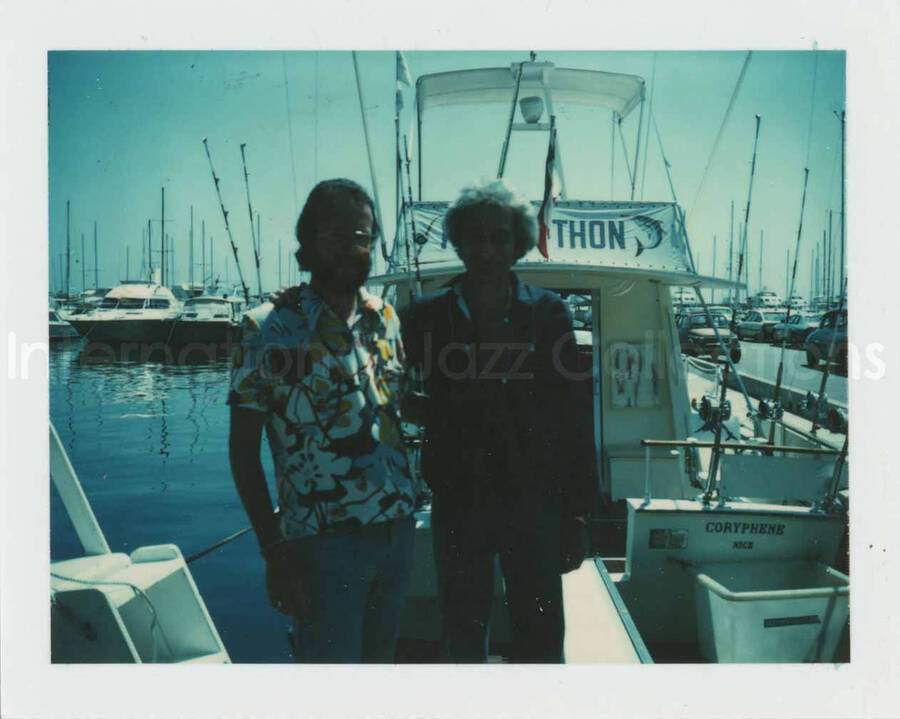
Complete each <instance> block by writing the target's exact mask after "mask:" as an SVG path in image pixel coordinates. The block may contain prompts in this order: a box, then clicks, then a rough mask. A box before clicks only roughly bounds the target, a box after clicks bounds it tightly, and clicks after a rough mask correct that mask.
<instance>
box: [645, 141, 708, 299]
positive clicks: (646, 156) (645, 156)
mask: <svg viewBox="0 0 900 719" xmlns="http://www.w3.org/2000/svg"><path fill="white" fill-rule="evenodd" d="M644 157H645V158H646V157H647V155H646V153H644ZM716 244H717V242H716V236H715V235H713V264H712V273H711V274H712V276H713V277H715V276H716ZM712 301H713V304H715V303H716V287H715V285H713V289H712Z"/></svg>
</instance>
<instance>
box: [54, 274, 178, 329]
mask: <svg viewBox="0 0 900 719" xmlns="http://www.w3.org/2000/svg"><path fill="white" fill-rule="evenodd" d="M180 312H181V303H180V302H178V300H177V299H176V298H175V295H174V294H173V293H172V290H170V289H169V288H168V287H164V286H162V285H158V284H149V283H144V282H127V283H125V284H121V285H119V286H118V287H114V288H113V289H112V290H110V291H109V292H108V293H107V294H106V296H105V297H104V298H103V300H102V301H101V302H100V306H99V307H98V308H97V309H95V310H92V311H91V312H87V313H85V314H83V315H78V316H73V317H72V318H71V319H70V322H71V323H72V326H74V327H75V329H76V330H77V331H78V334H80V335H81V336H82V337H87V338H88V340H89V341H90V342H107V343H110V344H120V343H129V342H131V343H136V344H156V343H165V342H168V341H169V339H170V337H171V334H172V330H173V329H174V327H175V321H176V319H177V317H178V315H179V313H180Z"/></svg>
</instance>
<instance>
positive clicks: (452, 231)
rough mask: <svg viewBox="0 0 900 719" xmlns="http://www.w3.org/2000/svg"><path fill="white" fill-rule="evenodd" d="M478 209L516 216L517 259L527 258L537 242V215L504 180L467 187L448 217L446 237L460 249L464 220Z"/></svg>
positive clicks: (445, 223)
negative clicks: (468, 214) (503, 210)
mask: <svg viewBox="0 0 900 719" xmlns="http://www.w3.org/2000/svg"><path fill="white" fill-rule="evenodd" d="M476 207H502V208H506V209H508V210H510V212H511V213H512V217H513V238H514V241H515V254H516V260H519V259H521V258H522V257H524V256H525V255H526V254H527V253H528V251H529V250H530V249H531V248H532V247H534V246H535V244H536V243H537V234H538V226H537V216H536V215H535V212H534V207H532V204H531V202H529V201H528V200H527V199H526V198H525V197H523V196H522V195H520V194H519V193H518V192H516V191H515V190H514V189H513V188H511V187H510V186H509V185H507V184H506V183H505V182H503V180H490V181H480V182H476V183H473V184H471V185H466V186H465V187H463V188H462V190H460V193H459V196H458V197H457V198H456V200H455V201H454V202H453V204H452V205H450V207H449V208H448V209H447V214H446V215H444V236H445V237H446V238H447V239H448V240H449V241H450V244H451V245H453V247H454V249H458V243H459V232H460V229H461V225H462V219H463V218H464V217H465V216H466V214H467V213H468V212H469V211H470V210H472V209H473V208H476Z"/></svg>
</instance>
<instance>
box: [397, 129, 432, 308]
mask: <svg viewBox="0 0 900 719" xmlns="http://www.w3.org/2000/svg"><path fill="white" fill-rule="evenodd" d="M403 155H404V159H405V160H406V202H404V205H405V208H406V211H407V212H408V213H409V225H410V228H411V230H412V238H413V242H414V243H415V244H416V247H415V249H414V250H413V262H414V263H415V266H416V294H417V295H419V296H421V294H422V272H421V269H420V267H419V253H420V252H421V251H422V248H423V247H424V246H425V243H426V242H428V236H427V235H422V236H421V238H420V237H419V235H417V234H416V215H415V213H414V212H413V206H412V205H413V199H412V175H411V174H410V169H409V142H408V140H407V138H406V135H404V136H403ZM406 246H407V254H409V237H407V238H406Z"/></svg>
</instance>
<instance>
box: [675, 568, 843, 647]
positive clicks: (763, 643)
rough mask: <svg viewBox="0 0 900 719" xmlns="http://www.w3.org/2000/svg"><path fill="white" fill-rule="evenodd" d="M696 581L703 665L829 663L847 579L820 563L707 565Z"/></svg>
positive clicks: (837, 635) (838, 633) (697, 571)
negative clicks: (707, 662) (704, 661)
mask: <svg viewBox="0 0 900 719" xmlns="http://www.w3.org/2000/svg"><path fill="white" fill-rule="evenodd" d="M687 569H688V571H690V572H692V573H693V574H694V576H695V578H696V603H697V633H698V639H699V643H700V651H701V653H702V655H703V657H704V658H705V659H706V660H708V661H710V662H830V661H832V660H833V657H834V654H835V650H836V648H837V646H838V643H839V642H840V639H841V636H842V633H843V632H844V630H845V629H846V628H847V622H848V616H849V606H848V600H849V594H850V579H849V577H847V576H846V575H845V574H841V573H840V572H838V571H836V570H834V569H832V568H831V567H829V566H826V565H825V564H822V563H821V562H813V561H758V562H746V561H745V562H709V563H705V564H701V565H694V566H689V567H687Z"/></svg>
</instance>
